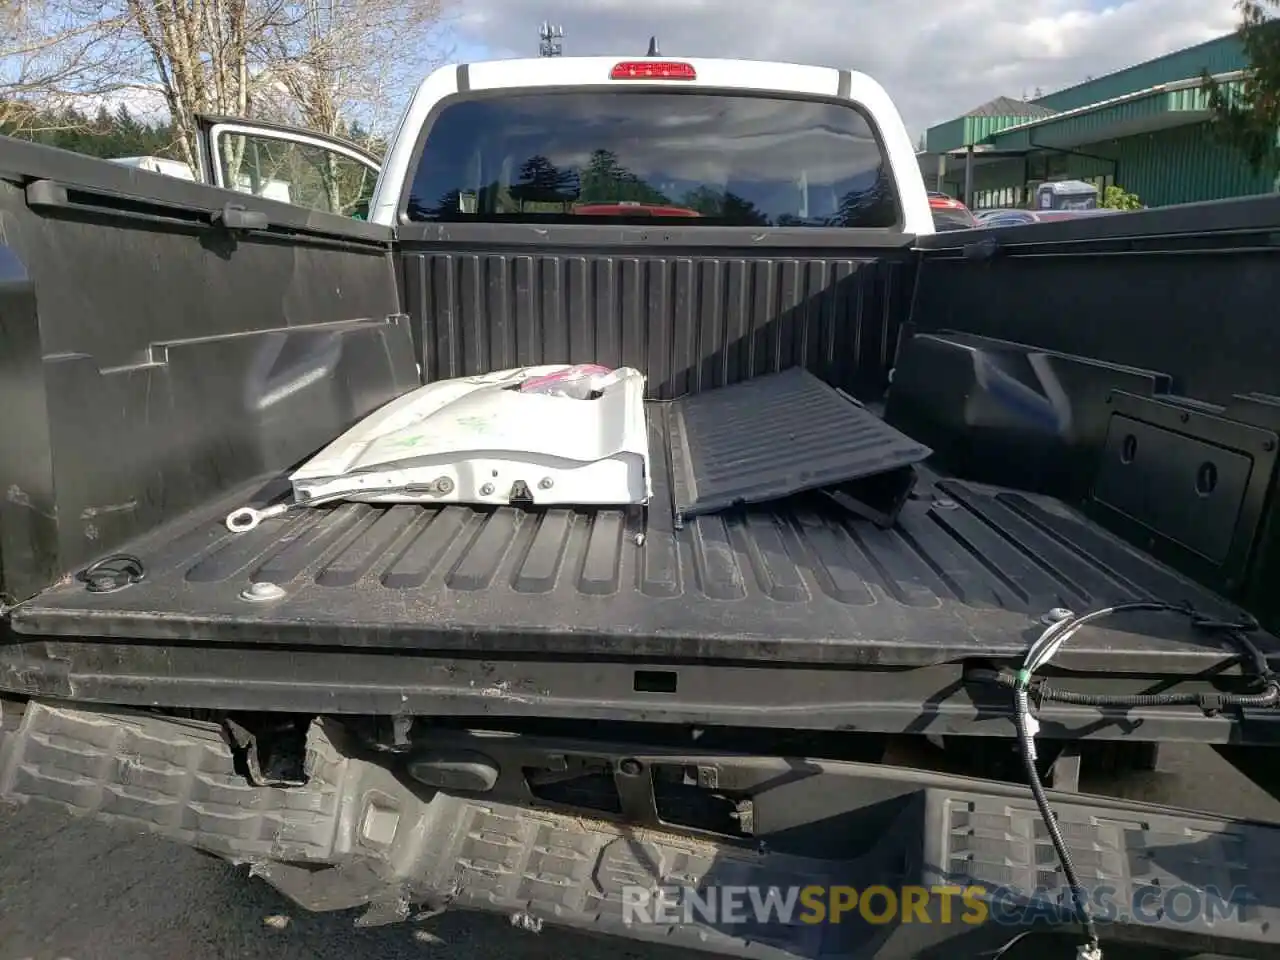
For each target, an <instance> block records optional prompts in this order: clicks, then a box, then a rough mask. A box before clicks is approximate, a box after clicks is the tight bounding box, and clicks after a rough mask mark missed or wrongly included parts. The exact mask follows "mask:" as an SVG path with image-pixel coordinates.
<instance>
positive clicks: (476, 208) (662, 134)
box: [407, 90, 900, 228]
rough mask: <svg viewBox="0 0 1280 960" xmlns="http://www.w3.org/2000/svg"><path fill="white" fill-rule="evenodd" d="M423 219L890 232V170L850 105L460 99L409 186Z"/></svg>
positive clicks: (678, 98) (627, 98) (614, 95)
mask: <svg viewBox="0 0 1280 960" xmlns="http://www.w3.org/2000/svg"><path fill="white" fill-rule="evenodd" d="M407 215H408V217H409V219H410V220H416V221H440V220H451V221H483V222H491V223H492V222H510V221H515V220H520V221H529V220H538V221H548V220H549V221H559V222H578V223H580V222H582V221H583V220H586V219H587V218H592V219H597V220H598V219H606V220H612V221H622V222H637V221H638V222H646V221H651V220H654V219H660V220H664V221H668V222H672V221H679V222H680V223H682V224H685V225H689V226H697V225H710V226H776V227H858V228H889V227H893V226H894V225H896V224H897V223H898V222H899V220H900V218H899V208H898V198H897V194H896V191H895V189H894V181H893V176H892V173H891V171H890V169H889V165H888V162H887V161H886V159H885V155H884V152H883V150H882V149H881V146H880V143H879V141H878V139H877V137H876V134H875V131H874V130H873V129H872V127H871V125H870V123H869V122H868V120H867V118H866V117H865V116H864V115H863V114H862V113H861V112H860V111H859V110H857V109H855V108H854V107H853V106H851V105H842V104H833V103H824V102H815V101H811V100H797V99H787V98H781V97H762V96H751V95H729V94H713V93H693V92H688V93H654V92H641V91H634V90H632V91H616V92H614V91H597V90H592V91H570V92H521V93H513V94H504V95H502V96H498V97H484V98H480V99H470V100H459V101H454V102H452V103H450V104H448V105H447V106H445V107H444V109H443V110H441V111H440V113H439V115H438V116H437V117H436V119H435V122H434V123H433V124H432V126H431V129H430V131H429V133H428V135H427V140H426V144H425V146H424V148H423V152H422V159H421V161H420V162H419V165H418V170H417V173H416V175H415V176H414V179H413V184H412V187H411V189H410V196H409V203H408V208H407Z"/></svg>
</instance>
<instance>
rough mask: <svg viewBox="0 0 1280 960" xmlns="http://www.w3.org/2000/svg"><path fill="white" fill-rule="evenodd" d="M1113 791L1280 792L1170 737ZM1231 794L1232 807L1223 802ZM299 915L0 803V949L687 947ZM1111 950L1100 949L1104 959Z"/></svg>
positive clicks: (1264, 804) (588, 952)
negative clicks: (1153, 760)
mask: <svg viewBox="0 0 1280 960" xmlns="http://www.w3.org/2000/svg"><path fill="white" fill-rule="evenodd" d="M1121 792H1123V793H1125V794H1127V795H1129V796H1132V797H1135V798H1139V799H1144V800H1153V801H1158V802H1165V803H1174V804H1178V805H1180V806H1189V807H1193V808H1200V809H1206V810H1217V811H1221V812H1225V813H1234V814H1237V815H1243V816H1253V817H1262V818H1266V817H1271V818H1275V819H1280V804H1277V803H1275V802H1274V801H1272V800H1271V799H1270V798H1269V797H1267V796H1266V795H1265V794H1263V793H1261V792H1260V791H1258V790H1256V789H1254V788H1253V787H1252V785H1250V784H1248V783H1247V782H1246V781H1244V780H1243V779H1242V778H1241V777H1239V775H1238V774H1236V773H1235V771H1234V770H1232V769H1231V767H1229V766H1228V765H1227V764H1225V763H1224V762H1223V761H1221V760H1220V759H1219V758H1218V757H1217V755H1216V754H1214V753H1212V752H1211V751H1209V750H1208V749H1207V748H1203V747H1183V746H1177V745H1175V746H1172V747H1170V748H1166V751H1165V753H1164V754H1163V755H1162V758H1161V769H1160V771H1158V772H1156V773H1152V774H1145V775H1142V776H1140V777H1131V778H1129V779H1127V780H1126V781H1125V782H1124V784H1123V786H1122V789H1121ZM1228 803H1229V804H1230V806H1229V807H1227V806H1225V804H1228ZM351 920H352V917H351V916H350V915H346V914H319V915H317V914H306V913H298V912H296V911H294V910H293V909H291V907H290V906H289V904H287V903H286V902H285V901H284V900H283V899H282V898H281V897H279V896H277V895H276V894H275V893H274V892H273V891H272V890H271V889H270V888H269V887H267V886H266V885H265V884H264V883H262V882H261V881H258V880H249V879H246V877H245V876H244V874H243V872H241V871H238V870H235V869H233V868H231V867H228V866H226V865H224V864H222V863H220V862H219V861H216V860H213V859H211V858H208V857H204V856H201V855H200V854H197V853H195V852H194V851H191V850H188V849H186V848H184V847H180V846H176V845H173V844H169V843H165V842H161V841H158V840H153V839H151V838H148V837H139V836H137V835H135V834H132V833H129V832H124V831H119V830H112V829H108V828H105V827H102V826H99V825H95V824H92V823H89V822H83V821H79V820H73V819H70V818H68V817H66V816H65V815H63V814H61V813H58V812H54V811H51V810H49V809H44V808H40V807H34V806H32V807H25V808H15V807H0V960H63V958H66V960H122V958H128V960H172V958H181V960H215V958H217V960H223V958H233V957H234V958H238V960H267V958H271V960H330V958H332V960H366V958H367V960H405V958H414V960H437V958H439V960H445V958H448V960H488V958H495V960H498V958H500V960H552V958H556V960H559V958H565V957H571V958H573V960H606V958H607V960H695V958H697V957H702V956H705V955H703V954H692V953H688V952H685V951H675V950H660V949H655V948H650V947H639V946H630V945H628V944H626V943H624V942H618V941H608V940H601V939H593V938H589V937H583V936H578V935H572V934H567V933H563V932H559V931H552V930H547V931H545V932H543V933H541V934H529V933H524V932H521V931H519V930H516V929H514V928H512V927H511V926H510V925H509V924H507V923H505V922H504V921H503V920H502V919H501V918H495V917H489V916H483V915H472V914H464V913H452V914H446V915H445V916H443V917H440V918H438V919H436V920H434V921H431V922H429V923H428V924H425V925H423V926H422V927H416V928H415V927H410V926H408V925H396V926H391V927H383V928H377V929H357V928H355V927H353V926H352V925H351ZM1113 956H1114V951H1109V952H1108V960H1112V957H1113Z"/></svg>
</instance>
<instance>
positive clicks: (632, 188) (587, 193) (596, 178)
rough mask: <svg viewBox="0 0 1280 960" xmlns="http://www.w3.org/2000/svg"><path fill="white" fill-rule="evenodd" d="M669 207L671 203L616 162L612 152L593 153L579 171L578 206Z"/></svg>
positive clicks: (597, 151)
mask: <svg viewBox="0 0 1280 960" xmlns="http://www.w3.org/2000/svg"><path fill="white" fill-rule="evenodd" d="M624 200H630V201H634V202H636V203H648V204H670V203H671V200H670V199H669V198H667V197H666V196H665V195H664V194H663V193H662V192H661V191H658V190H655V189H654V188H653V187H651V186H650V185H649V184H647V183H646V182H645V181H643V180H641V179H640V178H639V177H637V176H636V175H635V174H634V173H632V172H631V171H630V170H628V169H627V168H626V167H624V166H623V165H622V164H620V163H619V162H618V157H617V155H616V154H615V153H614V152H613V151H612V150H596V151H595V152H594V153H592V154H591V159H590V160H589V161H587V167H586V169H585V170H584V171H583V172H582V186H581V192H580V193H579V194H578V201H579V202H580V203H619V202H621V201H624Z"/></svg>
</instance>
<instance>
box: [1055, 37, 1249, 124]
mask: <svg viewBox="0 0 1280 960" xmlns="http://www.w3.org/2000/svg"><path fill="white" fill-rule="evenodd" d="M1248 66H1249V61H1248V58H1247V57H1245V55H1244V49H1243V48H1242V47H1241V45H1240V38H1239V37H1237V36H1236V35H1235V34H1234V33H1229V34H1227V35H1226V36H1224V37H1217V38H1215V39H1213V40H1209V41H1207V42H1206V43H1200V44H1197V45H1196V46H1194V47H1186V48H1185V49H1182V50H1175V51H1174V52H1173V53H1167V54H1165V55H1164V56H1163V57H1156V58H1155V59H1154V60H1147V61H1145V62H1143V63H1138V64H1134V65H1133V66H1131V67H1126V68H1125V69H1123V70H1117V71H1116V72H1115V73H1109V74H1107V75H1106V76H1102V77H1097V78H1096V79H1093V80H1086V81H1085V82H1084V83H1078V84H1076V85H1075V86H1074V87H1067V88H1066V89H1065V90H1058V91H1056V92H1054V93H1050V94H1048V95H1046V96H1043V97H1037V98H1036V99H1035V100H1034V101H1033V102H1034V103H1036V104H1039V105H1040V106H1044V107H1048V108H1050V109H1051V110H1054V111H1058V110H1075V109H1077V108H1079V107H1087V106H1089V105H1091V104H1095V103H1099V102H1101V101H1104V100H1113V99H1115V98H1116V97H1122V96H1124V95H1125V94H1129V93H1136V92H1138V91H1140V90H1146V89H1148V88H1150V87H1154V86H1157V85H1159V84H1162V83H1174V82H1176V81H1178V80H1181V79H1183V78H1184V77H1198V76H1200V74H1201V73H1202V72H1205V71H1207V72H1209V73H1210V74H1219V73H1232V72H1234V71H1236V70H1244V69H1246V68H1247V67H1248Z"/></svg>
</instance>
